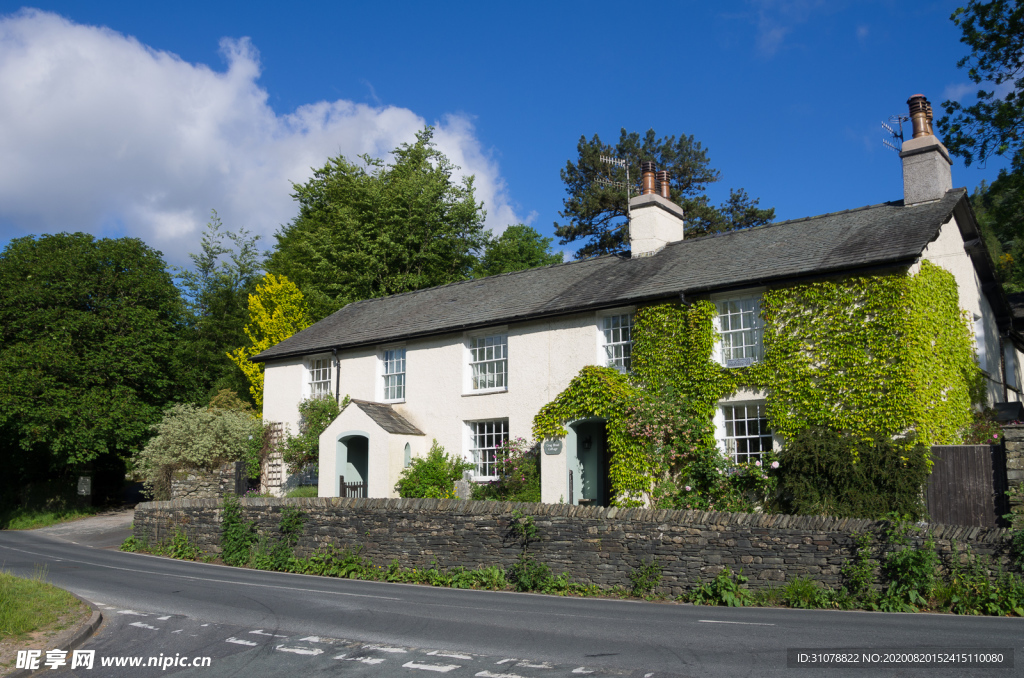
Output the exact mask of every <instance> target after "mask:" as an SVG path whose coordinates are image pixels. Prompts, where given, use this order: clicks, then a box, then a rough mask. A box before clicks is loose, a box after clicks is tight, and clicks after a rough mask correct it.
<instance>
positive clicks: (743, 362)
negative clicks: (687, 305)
mask: <svg viewBox="0 0 1024 678" xmlns="http://www.w3.org/2000/svg"><path fill="white" fill-rule="evenodd" d="M763 295H764V289H763V288H762V289H758V290H747V291H744V292H739V293H731V294H714V295H712V296H711V301H712V303H714V305H715V317H714V321H713V325H714V329H715V351H714V353H715V354H714V360H715V362H717V363H719V364H720V365H722V366H723V367H728V368H735V367H746V366H748V365H753V364H754V363H757V362H760V361H761V360H762V359H763V358H764V341H763V340H764V321H763V320H762V319H761V298H762V297H763ZM730 302H734V303H741V304H748V303H752V304H753V307H754V308H753V309H752V311H753V316H752V318H751V320H752V326H751V327H750V328H749V329H747V328H741V329H736V330H734V329H729V330H724V331H723V329H722V325H723V323H722V314H723V308H724V306H725V304H728V303H730ZM748 312H750V311H740V313H741V314H742V313H748ZM729 315H730V317H734V315H733V314H729ZM735 315H739V314H735ZM740 332H753V339H754V343H753V344H752V345H750V347H751V348H752V350H751V351H746V350H744V353H748V352H749V353H752V354H753V355H750V356H747V355H744V356H742V357H737V356H734V355H733V356H729V357H728V358H727V357H726V355H725V352H726V351H725V349H724V347H723V343H724V342H723V338H724V334H726V333H728V334H730V335H731V334H734V333H740ZM746 347H747V344H744V347H743V348H744V349H745V348H746ZM732 350H735V349H732Z"/></svg>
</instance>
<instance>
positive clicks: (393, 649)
mask: <svg viewBox="0 0 1024 678" xmlns="http://www.w3.org/2000/svg"><path fill="white" fill-rule="evenodd" d="M363 649H364V650H380V651H381V652H392V653H394V654H405V653H406V652H408V650H403V649H402V648H400V647H387V646H384V645H365V646H363Z"/></svg>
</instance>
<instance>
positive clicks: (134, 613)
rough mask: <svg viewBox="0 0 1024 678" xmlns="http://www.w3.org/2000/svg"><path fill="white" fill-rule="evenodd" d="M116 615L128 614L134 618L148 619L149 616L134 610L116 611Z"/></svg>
mask: <svg viewBox="0 0 1024 678" xmlns="http://www.w3.org/2000/svg"><path fill="white" fill-rule="evenodd" d="M117 613H118V614H130V615H134V616H136V617H148V616H149V615H148V614H142V613H141V612H136V611H135V610H118V611H117Z"/></svg>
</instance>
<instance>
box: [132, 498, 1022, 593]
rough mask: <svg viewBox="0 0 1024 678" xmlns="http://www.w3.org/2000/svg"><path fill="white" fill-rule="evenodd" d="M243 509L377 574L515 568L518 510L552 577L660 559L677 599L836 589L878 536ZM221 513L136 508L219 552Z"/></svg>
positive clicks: (814, 521)
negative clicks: (856, 541)
mask: <svg viewBox="0 0 1024 678" xmlns="http://www.w3.org/2000/svg"><path fill="white" fill-rule="evenodd" d="M241 504H242V507H243V517H244V519H245V520H249V521H253V522H254V523H255V524H256V525H257V527H258V529H259V530H260V531H261V532H264V533H267V534H273V533H274V532H275V531H276V530H277V527H278V525H279V522H280V512H281V508H282V507H283V506H295V507H297V508H299V509H300V510H302V511H303V512H305V513H306V514H307V520H306V524H305V529H304V531H303V534H302V538H301V540H300V542H299V545H298V547H297V549H296V555H298V556H308V555H309V554H311V553H313V552H314V551H315V550H316V549H317V548H320V547H322V546H324V545H327V544H334V545H336V546H338V547H341V548H351V549H355V548H361V549H362V551H361V555H362V556H364V557H369V558H371V559H372V560H373V561H374V563H376V564H378V565H384V566H386V565H387V564H388V563H389V562H390V561H391V560H393V559H398V561H399V563H400V564H401V565H403V566H406V567H430V566H431V565H433V564H434V563H436V564H437V566H438V567H441V568H451V567H456V566H462V567H466V568H476V567H480V566H489V565H495V564H499V565H502V566H505V567H508V566H510V565H512V564H513V563H514V562H515V560H516V557H517V556H518V554H519V552H520V548H519V545H518V544H517V542H516V541H515V539H514V537H513V536H512V535H511V533H510V530H509V526H510V524H511V522H512V520H513V511H515V510H518V511H521V512H522V514H523V515H528V516H532V517H533V518H534V521H535V524H536V526H537V528H538V533H539V534H538V541H537V542H535V543H532V544H530V546H529V551H530V553H532V554H533V555H534V556H535V557H536V558H537V559H538V560H539V561H541V562H545V563H547V564H548V565H550V566H551V568H552V570H554V572H555V573H556V574H558V573H561V572H563V571H564V572H568V573H569V574H570V575H571V576H572V578H573V579H574V580H576V581H580V582H590V583H595V584H599V585H602V586H614V585H622V586H628V585H629V573H630V572H631V571H632V570H633V568H635V567H637V566H639V565H641V564H644V563H648V562H650V561H651V560H652V559H654V558H657V559H658V562H659V563H661V564H662V565H663V567H664V574H663V577H662V588H661V592H663V593H667V594H672V595H678V594H680V593H682V592H683V590H684V589H687V588H690V587H692V586H695V585H697V584H700V583H703V582H707V581H710V580H711V579H713V578H714V577H715V575H717V574H718V572H719V571H720V570H721V569H722V568H723V567H725V566H728V567H729V568H730V569H731V570H733V571H734V572H735V571H738V570H742V571H743V574H744V575H746V576H748V577H750V581H749V586H751V587H753V588H758V587H763V586H767V585H770V584H777V583H779V582H782V581H784V580H790V579H793V578H795V577H798V576H811V577H813V578H815V579H817V580H819V581H821V582H823V583H825V584H827V585H829V586H836V585H838V584H839V583H840V572H841V569H842V567H843V565H844V564H845V563H846V562H847V560H848V559H849V558H850V556H851V548H852V546H853V537H852V535H853V534H856V533H862V532H866V531H873V532H879V531H880V530H881V529H882V525H881V524H880V523H876V522H873V521H868V520H855V519H835V518H826V517H805V516H787V515H764V514H745V513H708V512H703V511H653V510H645V509H622V508H601V507H585V506H567V505H560V504H514V503H508V502H485V501H458V500H453V499H354V498H321V499H270V498H252V499H243V500H241ZM220 512H221V511H220V506H219V504H218V502H217V501H216V500H212V499H197V500H184V501H183V500H175V501H163V502H149V503H144V504H139V505H138V506H137V507H136V509H135V534H136V536H137V537H139V538H141V539H148V540H149V541H151V542H162V541H165V540H167V539H169V538H170V537H171V535H172V534H173V533H174V531H175V530H184V531H185V532H186V533H188V534H189V536H190V537H191V538H192V539H193V540H195V541H196V542H197V543H198V545H199V547H200V549H202V550H203V551H206V552H208V553H219V551H220ZM930 528H931V530H932V532H933V535H934V536H935V538H936V541H937V549H939V550H940V551H942V552H944V553H946V554H949V552H950V548H951V543H952V540H956V542H957V544H959V545H960V547H961V548H962V547H963V546H964V545H967V544H969V545H970V546H971V548H972V549H973V551H974V553H976V554H980V555H988V556H992V557H994V559H995V560H1001V561H1002V562H1004V563H1005V562H1006V551H1007V539H1008V536H1009V532H1008V530H1005V529H990V528H981V527H956V526H945V525H932V526H930Z"/></svg>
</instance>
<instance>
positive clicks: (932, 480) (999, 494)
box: [926, 445, 1009, 527]
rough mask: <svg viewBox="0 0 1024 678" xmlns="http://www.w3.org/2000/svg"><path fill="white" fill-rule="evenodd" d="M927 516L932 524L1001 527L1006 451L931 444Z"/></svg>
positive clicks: (993, 447) (998, 447)
mask: <svg viewBox="0 0 1024 678" xmlns="http://www.w3.org/2000/svg"><path fill="white" fill-rule="evenodd" d="M932 464H933V465H932V473H931V475H930V476H929V477H928V490H927V495H926V496H927V501H928V514H929V516H930V518H931V522H933V523H943V524H946V525H978V526H981V527H1004V526H1006V522H1005V521H1004V520H1003V518H1002V516H1003V514H1005V513H1007V512H1009V507H1008V504H1007V498H1006V489H1007V482H1006V451H1005V449H1004V448H1003V446H1002V445H933V446H932Z"/></svg>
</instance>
